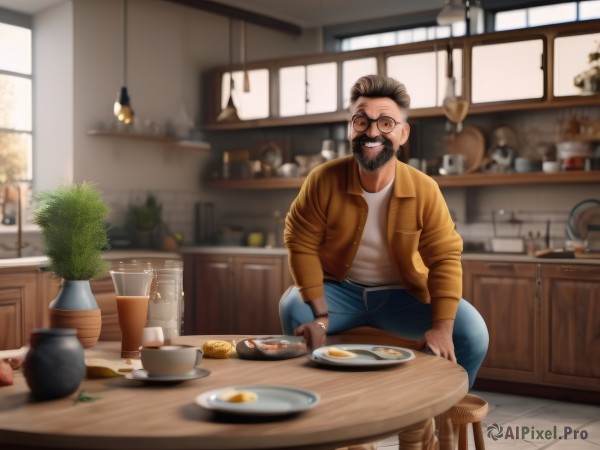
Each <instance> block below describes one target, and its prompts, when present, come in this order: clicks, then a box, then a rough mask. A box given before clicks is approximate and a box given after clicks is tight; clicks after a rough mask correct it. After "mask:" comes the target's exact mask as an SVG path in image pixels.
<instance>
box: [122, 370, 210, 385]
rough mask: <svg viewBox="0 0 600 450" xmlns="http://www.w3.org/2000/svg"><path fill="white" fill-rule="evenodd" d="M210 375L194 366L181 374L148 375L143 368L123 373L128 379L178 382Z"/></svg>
mask: <svg viewBox="0 0 600 450" xmlns="http://www.w3.org/2000/svg"><path fill="white" fill-rule="evenodd" d="M209 375H210V370H206V369H202V368H200V367H196V368H195V369H194V370H192V371H190V372H188V373H185V374H181V375H150V374H149V373H148V372H146V371H145V370H144V369H139V370H134V371H133V372H131V373H128V374H127V375H125V378H128V379H130V380H138V381H146V382H148V383H179V382H182V381H188V380H195V379H196V378H204V377H207V376H209Z"/></svg>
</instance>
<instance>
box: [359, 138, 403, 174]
mask: <svg viewBox="0 0 600 450" xmlns="http://www.w3.org/2000/svg"><path fill="white" fill-rule="evenodd" d="M367 142H376V143H378V144H381V145H383V149H382V150H380V152H379V153H377V155H375V157H374V158H369V157H367V156H366V154H365V153H363V149H362V147H363V145H364V144H366V143H367ZM351 144H352V154H353V155H354V157H355V158H356V161H357V162H358V164H359V165H360V167H362V168H363V169H364V170H366V171H368V172H374V171H376V170H378V169H379V168H381V167H383V166H384V165H385V164H386V163H387V162H388V161H389V160H390V159H392V158H393V157H394V156H396V151H395V150H394V149H393V148H392V143H391V142H390V141H388V140H387V139H385V138H382V137H377V138H375V139H372V138H370V137H368V136H366V135H363V136H360V137H358V138H356V139H354V140H352V141H351Z"/></svg>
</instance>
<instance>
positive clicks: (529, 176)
mask: <svg viewBox="0 0 600 450" xmlns="http://www.w3.org/2000/svg"><path fill="white" fill-rule="evenodd" d="M433 179H434V180H435V181H437V183H438V184H439V185H440V187H485V186H511V185H512V186H515V185H532V184H533V185H542V184H581V183H600V171H598V170H594V171H590V172H582V171H571V172H557V173H542V172H532V173H499V174H491V173H471V174H467V175H448V176H434V177H433ZM303 181H304V178H277V177H273V178H256V179H240V180H208V181H207V182H206V183H205V186H206V187H207V188H210V189H261V190H267V189H298V188H300V186H302V183H303Z"/></svg>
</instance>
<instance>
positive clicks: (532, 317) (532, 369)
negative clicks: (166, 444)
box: [463, 261, 541, 382]
mask: <svg viewBox="0 0 600 450" xmlns="http://www.w3.org/2000/svg"><path fill="white" fill-rule="evenodd" d="M463 270H464V274H465V282H464V292H463V295H464V297H465V298H466V299H467V300H468V301H470V302H471V303H472V304H473V305H474V306H475V308H477V310H478V311H479V313H480V314H481V315H482V316H483V319H484V320H485V323H486V324H487V326H488V331H489V335H490V344H489V348H488V353H487V356H486V358H485V360H484V361H483V365H482V368H481V370H480V372H479V376H480V377H484V378H489V377H491V378H499V379H505V380H510V381H523V382H531V381H540V380H541V371H540V370H541V367H540V365H539V360H540V349H539V334H540V316H539V308H538V305H539V300H538V298H537V294H536V284H537V281H536V265H535V264H520V263H504V262H502V263H499V262H479V261H464V262H463Z"/></svg>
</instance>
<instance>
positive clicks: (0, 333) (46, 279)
mask: <svg viewBox="0 0 600 450" xmlns="http://www.w3.org/2000/svg"><path fill="white" fill-rule="evenodd" d="M58 289H59V282H58V280H57V279H56V278H55V277H53V276H52V274H51V273H48V272H41V271H39V269H38V267H37V266H28V267H15V268H3V269H1V270H0V350H7V349H13V348H19V347H22V346H23V345H27V344H28V343H29V336H30V334H31V331H32V330H33V329H35V328H41V327H45V326H48V324H49V315H48V305H49V304H50V302H51V301H52V300H53V299H54V298H55V297H56V294H57V293H58Z"/></svg>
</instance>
